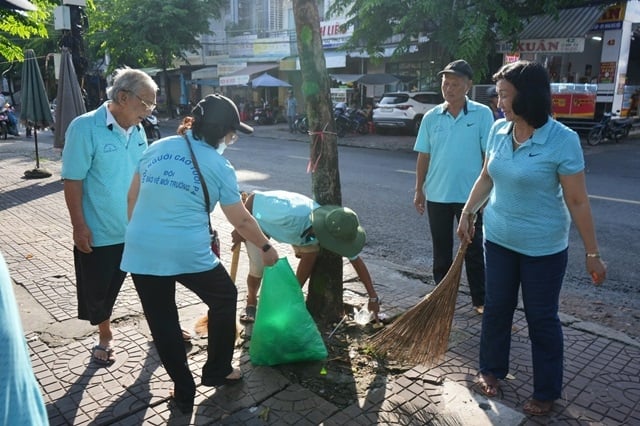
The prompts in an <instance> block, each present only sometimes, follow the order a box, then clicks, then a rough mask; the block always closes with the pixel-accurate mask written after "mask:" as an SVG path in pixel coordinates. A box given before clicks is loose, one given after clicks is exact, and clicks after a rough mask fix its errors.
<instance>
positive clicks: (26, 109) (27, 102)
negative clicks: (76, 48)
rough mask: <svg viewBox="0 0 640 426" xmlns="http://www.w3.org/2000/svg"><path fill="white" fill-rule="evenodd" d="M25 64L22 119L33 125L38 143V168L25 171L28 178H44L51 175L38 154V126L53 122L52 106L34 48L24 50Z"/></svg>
mask: <svg viewBox="0 0 640 426" xmlns="http://www.w3.org/2000/svg"><path fill="white" fill-rule="evenodd" d="M24 58H25V59H24V64H23V65H22V90H21V94H22V98H21V101H22V102H21V106H20V108H21V110H20V120H21V121H22V122H23V123H25V125H26V126H33V140H34V142H35V145H36V168H35V169H32V170H27V171H26V172H24V175H25V177H27V178H44V177H49V176H51V173H49V172H48V171H46V170H42V169H40V156H39V154H38V127H40V128H43V129H44V128H45V127H49V126H50V125H51V124H53V117H52V116H51V106H50V105H49V99H48V98H47V91H46V90H45V88H44V81H42V74H40V67H39V66H38V60H37V59H36V54H35V53H34V51H33V50H32V49H27V50H25V52H24Z"/></svg>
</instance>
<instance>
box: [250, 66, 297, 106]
mask: <svg viewBox="0 0 640 426" xmlns="http://www.w3.org/2000/svg"><path fill="white" fill-rule="evenodd" d="M251 87H253V88H254V89H255V88H257V87H264V88H265V89H264V99H265V101H266V100H267V89H266V88H267V87H291V85H290V84H289V83H287V82H286V81H282V80H280V79H279V78H275V77H274V76H272V75H271V74H267V73H266V72H265V73H264V74H262V75H260V76H258V77H256V78H254V79H253V80H251Z"/></svg>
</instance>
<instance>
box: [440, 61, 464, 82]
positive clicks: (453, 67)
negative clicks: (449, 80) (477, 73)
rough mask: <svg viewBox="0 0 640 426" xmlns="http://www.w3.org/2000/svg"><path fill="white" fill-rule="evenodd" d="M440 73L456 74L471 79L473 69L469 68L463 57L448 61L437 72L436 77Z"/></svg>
mask: <svg viewBox="0 0 640 426" xmlns="http://www.w3.org/2000/svg"><path fill="white" fill-rule="evenodd" d="M442 74H456V75H459V76H461V77H467V78H469V79H470V80H473V69H471V65H469V64H468V63H467V61H465V60H464V59H458V60H457V61H453V62H451V63H449V64H448V65H447V66H446V67H444V69H443V70H442V71H440V72H439V73H438V77H440V76H441V75H442Z"/></svg>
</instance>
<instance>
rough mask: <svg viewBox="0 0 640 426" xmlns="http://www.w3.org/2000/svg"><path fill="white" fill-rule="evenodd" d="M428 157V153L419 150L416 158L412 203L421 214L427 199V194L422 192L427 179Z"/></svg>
mask: <svg viewBox="0 0 640 426" xmlns="http://www.w3.org/2000/svg"><path fill="white" fill-rule="evenodd" d="M430 159H431V155H430V154H425V153H423V152H420V153H418V159H417V160H416V187H415V188H414V191H415V195H414V196H413V205H414V206H415V208H416V210H417V211H418V213H420V214H421V215H422V214H424V211H425V203H426V199H427V196H426V194H425V193H424V182H425V181H426V179H427V172H428V171H429V160H430Z"/></svg>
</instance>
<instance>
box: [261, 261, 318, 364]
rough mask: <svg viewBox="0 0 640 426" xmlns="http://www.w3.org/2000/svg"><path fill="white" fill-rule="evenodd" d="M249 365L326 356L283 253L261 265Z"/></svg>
mask: <svg viewBox="0 0 640 426" xmlns="http://www.w3.org/2000/svg"><path fill="white" fill-rule="evenodd" d="M249 356H250V357H251V363H252V364H253V365H277V364H288V363H292V362H300V361H317V360H322V359H325V358H326V357H327V348H326V347H325V345H324V342H323V341H322V336H320V332H319V331H318V327H317V325H316V323H315V321H314V320H313V318H312V317H311V314H309V311H307V307H306V305H305V301H304V295H303V294H302V289H301V288H300V284H299V283H298V279H297V278H296V275H295V274H294V273H293V270H292V269H291V265H289V261H288V260H287V258H286V257H284V258H281V259H279V260H278V262H276V264H275V265H273V266H270V267H267V268H265V270H264V277H263V278H262V288H261V290H260V299H259V300H258V312H257V314H256V321H255V323H254V325H253V332H252V333H251V343H250V346H249Z"/></svg>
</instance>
